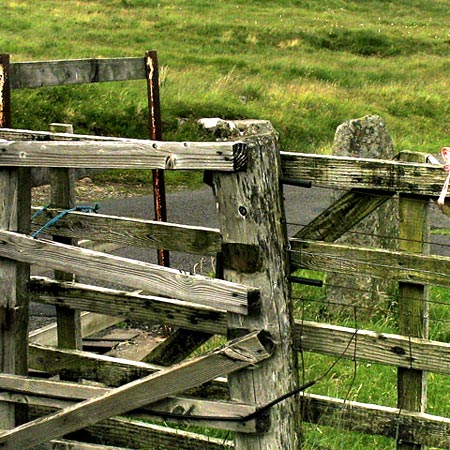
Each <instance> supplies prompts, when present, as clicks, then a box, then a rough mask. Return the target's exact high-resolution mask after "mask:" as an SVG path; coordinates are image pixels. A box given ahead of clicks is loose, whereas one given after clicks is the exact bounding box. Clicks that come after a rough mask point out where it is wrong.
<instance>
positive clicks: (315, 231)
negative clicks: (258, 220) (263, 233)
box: [294, 189, 393, 242]
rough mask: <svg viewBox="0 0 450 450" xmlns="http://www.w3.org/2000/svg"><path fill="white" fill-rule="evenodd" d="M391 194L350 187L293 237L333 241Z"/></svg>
mask: <svg viewBox="0 0 450 450" xmlns="http://www.w3.org/2000/svg"><path fill="white" fill-rule="evenodd" d="M392 196H393V193H389V192H386V193H384V195H382V193H380V192H375V191H361V190H360V191H356V190H354V189H352V190H351V191H349V192H346V193H345V194H344V195H343V196H342V197H340V198H339V199H337V200H336V202H334V203H333V204H332V205H331V206H330V207H329V208H327V209H326V210H325V211H323V212H322V213H321V214H319V215H318V216H317V217H316V218H315V219H314V220H312V221H311V222H310V223H308V225H306V226H305V227H304V228H302V229H301V230H300V231H299V232H298V233H297V234H295V236H294V237H295V238H297V239H309V240H318V241H325V242H334V241H335V240H336V239H338V238H339V237H341V236H342V235H343V234H344V233H346V232H347V231H349V230H351V229H352V228H353V227H354V226H355V225H356V224H357V223H359V222H360V221H361V220H363V219H364V218H365V217H367V216H368V215H369V214H371V213H372V212H373V211H375V210H376V209H377V208H378V207H380V206H381V205H382V204H384V203H385V202H386V201H387V200H389V199H390V198H391V197H392Z"/></svg>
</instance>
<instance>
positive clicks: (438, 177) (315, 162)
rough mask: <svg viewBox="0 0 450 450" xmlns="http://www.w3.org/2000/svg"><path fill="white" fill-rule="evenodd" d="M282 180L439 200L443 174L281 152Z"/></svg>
mask: <svg viewBox="0 0 450 450" xmlns="http://www.w3.org/2000/svg"><path fill="white" fill-rule="evenodd" d="M281 162H282V171H283V176H284V177H287V178H300V179H302V180H306V181H311V182H312V183H313V184H316V185H320V186H328V187H333V188H339V189H343V190H346V189H352V188H355V189H374V190H378V191H386V192H389V191H397V192H402V193H408V194H417V195H426V196H431V197H439V194H440V193H441V190H442V185H443V184H444V181H445V177H446V174H445V172H444V171H443V170H442V168H441V167H439V166H436V165H433V164H418V163H405V162H399V161H391V160H380V159H368V158H351V157H342V156H327V155H315V154H309V153H308V154H307V153H289V152H281Z"/></svg>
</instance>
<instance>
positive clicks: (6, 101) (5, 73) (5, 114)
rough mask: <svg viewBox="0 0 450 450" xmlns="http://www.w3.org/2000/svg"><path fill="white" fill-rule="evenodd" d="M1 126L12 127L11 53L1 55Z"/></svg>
mask: <svg viewBox="0 0 450 450" xmlns="http://www.w3.org/2000/svg"><path fill="white" fill-rule="evenodd" d="M0 127H1V128H11V83H10V79H9V55H0Z"/></svg>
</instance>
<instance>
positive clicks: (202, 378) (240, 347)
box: [0, 332, 273, 450]
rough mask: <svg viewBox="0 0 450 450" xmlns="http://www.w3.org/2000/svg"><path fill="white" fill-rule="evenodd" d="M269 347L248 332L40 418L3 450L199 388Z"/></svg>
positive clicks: (12, 435)
mask: <svg viewBox="0 0 450 450" xmlns="http://www.w3.org/2000/svg"><path fill="white" fill-rule="evenodd" d="M272 351H273V342H272V341H271V339H270V338H269V337H268V335H267V333H265V332H253V333H250V334H249V335H246V336H244V337H243V338H241V339H238V340H235V341H232V342H230V343H228V344H227V345H226V346H225V347H223V348H221V349H218V350H216V351H214V352H212V353H210V354H208V355H205V356H202V357H199V358H196V359H194V360H192V361H188V362H186V363H183V364H180V365H178V366H175V367H172V368H169V369H167V370H163V371H161V372H159V373H157V374H154V375H150V376H148V377H145V378H143V379H141V380H137V381H134V382H131V383H128V384H126V385H124V386H121V387H119V388H116V389H113V390H112V391H111V392H109V393H106V394H104V395H102V396H100V397H96V398H94V399H91V400H86V401H84V402H81V403H79V404H77V405H75V406H73V407H69V408H65V409H64V410H62V411H60V412H57V413H55V414H52V415H50V416H48V417H46V418H41V419H36V420H35V421H33V422H29V423H27V424H24V425H21V426H19V427H16V428H15V429H13V430H10V431H7V432H4V433H3V434H1V435H0V444H1V446H2V447H3V448H4V449H5V450H8V449H9V450H19V449H27V448H30V447H32V446H33V445H37V444H39V443H42V442H47V441H49V440H51V439H55V438H58V437H60V436H63V435H65V434H67V433H70V432H73V431H77V430H80V429H82V428H84V427H86V426H88V425H90V424H93V423H97V422H100V421H101V420H104V419H107V418H108V417H111V416H114V415H118V414H122V413H125V412H127V411H130V410H132V409H136V408H139V407H141V406H144V405H146V404H150V403H153V402H156V401H158V400H162V399H164V398H167V397H168V396H170V395H172V394H175V393H177V392H180V391H183V390H186V389H189V388H193V387H195V386H199V385H201V384H203V383H206V382H208V381H211V380H213V379H214V378H216V377H218V376H222V375H226V374H229V373H232V372H235V371H237V370H239V369H243V368H245V367H248V366H249V365H255V364H257V363H258V362H260V361H262V360H264V359H267V358H269V357H270V355H271V353H272Z"/></svg>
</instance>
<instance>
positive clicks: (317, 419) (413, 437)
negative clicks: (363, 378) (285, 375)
mask: <svg viewBox="0 0 450 450" xmlns="http://www.w3.org/2000/svg"><path fill="white" fill-rule="evenodd" d="M301 402H302V404H303V405H304V407H303V408H302V411H305V413H304V415H303V420H305V421H307V422H311V423H317V424H320V425H325V426H326V425H328V426H331V427H334V426H339V428H340V429H341V430H348V431H357V432H360V433H366V434H372V435H380V436H387V437H390V438H394V439H395V438H399V440H400V441H402V442H412V443H414V444H415V445H420V444H422V445H425V446H430V447H436V448H450V419H448V418H444V417H440V416H433V415H431V414H425V413H420V412H411V411H407V410H400V409H397V408H389V407H386V406H378V405H372V404H367V403H360V402H354V401H349V400H342V399H337V398H331V397H325V396H321V395H315V394H306V393H305V394H303V395H302V398H301Z"/></svg>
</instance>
